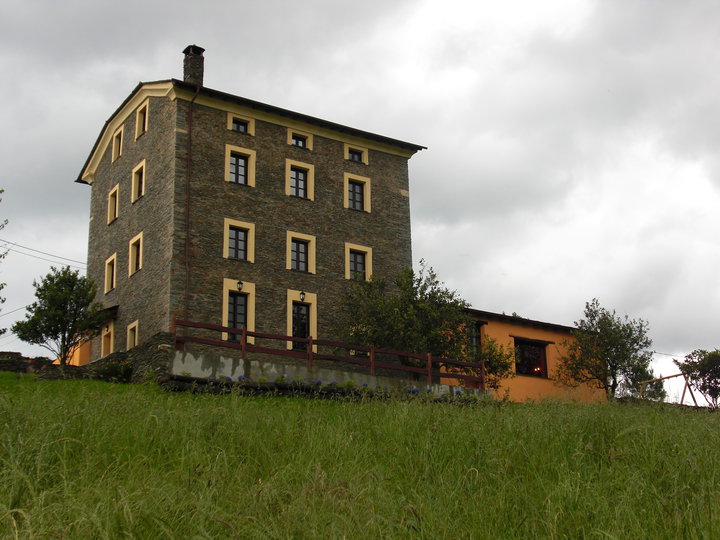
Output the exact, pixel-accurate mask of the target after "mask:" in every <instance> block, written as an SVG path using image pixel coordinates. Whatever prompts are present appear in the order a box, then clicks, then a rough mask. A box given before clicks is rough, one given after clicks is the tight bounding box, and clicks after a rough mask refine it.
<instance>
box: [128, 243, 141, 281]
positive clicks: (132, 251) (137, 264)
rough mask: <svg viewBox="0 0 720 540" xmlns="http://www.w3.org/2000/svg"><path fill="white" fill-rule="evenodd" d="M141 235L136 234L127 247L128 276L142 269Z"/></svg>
mask: <svg viewBox="0 0 720 540" xmlns="http://www.w3.org/2000/svg"><path fill="white" fill-rule="evenodd" d="M142 259H143V233H140V234H138V235H137V236H135V237H134V238H133V239H132V240H130V243H129V245H128V275H129V276H132V275H133V274H134V273H135V272H137V271H138V270H140V269H141V268H142Z"/></svg>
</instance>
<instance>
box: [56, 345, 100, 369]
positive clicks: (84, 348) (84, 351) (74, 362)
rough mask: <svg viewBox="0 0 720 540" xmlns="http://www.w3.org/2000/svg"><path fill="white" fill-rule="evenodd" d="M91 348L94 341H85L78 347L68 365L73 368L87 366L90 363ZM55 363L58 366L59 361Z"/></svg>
mask: <svg viewBox="0 0 720 540" xmlns="http://www.w3.org/2000/svg"><path fill="white" fill-rule="evenodd" d="M91 347H92V341H85V342H83V343H81V344H80V345H78V346H77V347H76V348H75V350H74V351H73V354H72V356H71V357H70V360H68V364H69V365H71V366H83V365H85V364H87V363H88V362H89V361H90V351H91ZM55 363H56V364H58V363H59V361H58V360H56V361H55Z"/></svg>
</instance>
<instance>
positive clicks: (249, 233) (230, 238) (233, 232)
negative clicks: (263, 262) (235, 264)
mask: <svg viewBox="0 0 720 540" xmlns="http://www.w3.org/2000/svg"><path fill="white" fill-rule="evenodd" d="M224 231H225V232H224V240H223V257H225V258H226V259H235V260H238V261H247V262H254V261H255V224H254V223H246V222H244V221H237V220H234V219H229V218H225V227H224Z"/></svg>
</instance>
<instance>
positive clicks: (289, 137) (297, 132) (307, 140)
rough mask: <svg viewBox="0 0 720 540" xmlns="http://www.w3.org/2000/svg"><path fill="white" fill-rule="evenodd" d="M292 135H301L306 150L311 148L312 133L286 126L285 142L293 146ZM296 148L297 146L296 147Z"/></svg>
mask: <svg viewBox="0 0 720 540" xmlns="http://www.w3.org/2000/svg"><path fill="white" fill-rule="evenodd" d="M293 135H300V136H301V137H305V148H307V149H308V150H312V149H313V135H312V133H308V132H307V131H300V130H298V129H292V128H288V130H287V143H288V144H289V145H290V146H295V145H294V144H293ZM296 148H297V147H296Z"/></svg>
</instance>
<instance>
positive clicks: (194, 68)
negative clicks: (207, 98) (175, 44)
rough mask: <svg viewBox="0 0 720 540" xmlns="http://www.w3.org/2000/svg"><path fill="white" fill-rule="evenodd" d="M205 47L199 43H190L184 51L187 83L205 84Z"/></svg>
mask: <svg viewBox="0 0 720 540" xmlns="http://www.w3.org/2000/svg"><path fill="white" fill-rule="evenodd" d="M204 52H205V49H203V48H202V47H198V46H197V45H188V46H187V47H185V50H184V51H183V53H184V54H185V60H184V61H183V80H184V81H185V82H186V83H190V84H194V85H195V86H202V85H203V73H204V71H205V57H203V53H204Z"/></svg>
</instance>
